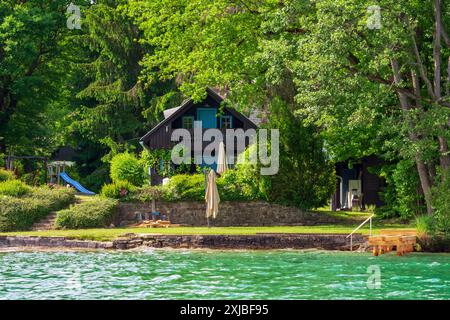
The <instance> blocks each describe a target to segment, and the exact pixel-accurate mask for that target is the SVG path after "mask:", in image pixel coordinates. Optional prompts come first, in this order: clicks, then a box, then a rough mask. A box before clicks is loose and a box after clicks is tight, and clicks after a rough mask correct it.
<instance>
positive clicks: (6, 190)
mask: <svg viewBox="0 0 450 320" xmlns="http://www.w3.org/2000/svg"><path fill="white" fill-rule="evenodd" d="M30 192H31V188H30V187H29V186H27V185H26V184H25V183H23V182H22V181H19V180H8V181H4V182H0V195H4V196H11V197H20V196H23V195H26V194H28V193H30Z"/></svg>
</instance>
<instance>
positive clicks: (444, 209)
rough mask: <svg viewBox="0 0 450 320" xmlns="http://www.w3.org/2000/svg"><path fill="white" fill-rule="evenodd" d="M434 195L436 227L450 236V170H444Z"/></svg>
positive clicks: (434, 189)
mask: <svg viewBox="0 0 450 320" xmlns="http://www.w3.org/2000/svg"><path fill="white" fill-rule="evenodd" d="M432 196H433V207H434V217H435V220H436V229H437V231H438V232H441V233H443V234H444V235H445V236H447V237H450V170H448V171H447V172H444V174H443V175H442V178H441V179H440V182H439V183H438V184H437V185H436V186H435V187H434V188H433V192H432Z"/></svg>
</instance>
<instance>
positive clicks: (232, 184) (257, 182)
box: [217, 163, 269, 201]
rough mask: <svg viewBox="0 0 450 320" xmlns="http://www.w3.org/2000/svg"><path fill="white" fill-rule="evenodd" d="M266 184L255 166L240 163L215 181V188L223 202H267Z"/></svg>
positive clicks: (265, 179) (266, 180) (265, 180)
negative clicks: (261, 200)
mask: <svg viewBox="0 0 450 320" xmlns="http://www.w3.org/2000/svg"><path fill="white" fill-rule="evenodd" d="M267 182H269V180H268V179H267V178H266V177H263V176H261V175H260V174H259V168H258V167H257V166H256V165H252V164H249V163H242V164H237V165H236V168H235V169H232V170H228V171H226V172H225V173H223V174H222V176H221V177H219V178H218V179H217V188H218V189H219V195H220V198H221V199H222V200H224V201H233V200H242V201H244V200H260V199H264V200H267V189H268V188H267V184H266V183H267Z"/></svg>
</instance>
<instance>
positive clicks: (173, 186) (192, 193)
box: [165, 174, 205, 201]
mask: <svg viewBox="0 0 450 320" xmlns="http://www.w3.org/2000/svg"><path fill="white" fill-rule="evenodd" d="M165 187H166V188H167V191H168V192H169V194H170V198H171V200H192V201H204V200H205V177H204V176H203V174H193V175H188V174H180V175H175V176H173V177H172V178H170V181H169V183H168V184H166V185H165Z"/></svg>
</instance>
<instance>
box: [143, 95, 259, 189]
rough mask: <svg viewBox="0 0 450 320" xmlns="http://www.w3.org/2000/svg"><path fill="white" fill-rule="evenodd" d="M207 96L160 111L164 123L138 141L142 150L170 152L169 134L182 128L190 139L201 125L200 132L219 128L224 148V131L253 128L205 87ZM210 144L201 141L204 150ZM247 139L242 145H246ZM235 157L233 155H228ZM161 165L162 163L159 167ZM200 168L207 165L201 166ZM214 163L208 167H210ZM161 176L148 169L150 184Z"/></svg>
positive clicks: (246, 120) (244, 118)
mask: <svg viewBox="0 0 450 320" xmlns="http://www.w3.org/2000/svg"><path fill="white" fill-rule="evenodd" d="M206 91H207V95H206V98H205V99H204V100H203V101H200V102H197V103H195V102H194V101H193V100H192V99H187V100H185V101H184V102H183V103H182V104H181V105H180V106H178V107H176V108H172V109H168V110H165V111H164V120H162V121H161V122H160V123H159V124H158V125H156V126H155V127H154V128H153V129H152V130H150V131H149V132H148V133H147V134H146V135H145V136H143V137H142V138H141V140H140V143H141V145H142V146H143V147H145V148H147V149H148V150H150V151H151V150H157V149H166V150H170V149H172V148H173V147H174V146H175V145H176V144H177V143H178V142H176V141H171V137H172V132H173V131H174V130H175V129H180V128H183V129H186V130H188V131H189V132H190V133H191V134H192V136H194V126H195V125H197V124H198V123H199V122H201V127H202V130H203V132H204V131H205V130H207V129H219V130H220V131H221V132H222V134H223V137H224V143H225V145H226V130H227V129H243V130H244V131H246V130H248V129H257V125H256V124H255V123H254V122H253V121H251V120H250V119H249V118H247V117H246V116H244V115H243V114H242V113H240V112H238V111H236V110H235V109H233V108H231V107H229V106H227V105H225V104H224V103H223V98H222V97H221V96H219V95H218V94H217V93H216V92H215V91H214V90H212V89H210V88H207V90H206ZM209 143H210V142H208V141H203V142H202V146H203V148H205V147H206V146H207V145H208V144H209ZM248 143H249V139H246V141H245V144H246V146H248ZM235 150H236V148H235ZM228 156H233V157H237V154H234V155H228ZM161 165H164V164H161ZM201 166H208V165H206V164H201ZM214 166H215V164H213V165H211V167H213V168H214ZM162 179H163V177H160V176H159V175H158V173H157V172H156V168H152V169H151V181H152V184H160V183H161V182H162Z"/></svg>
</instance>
